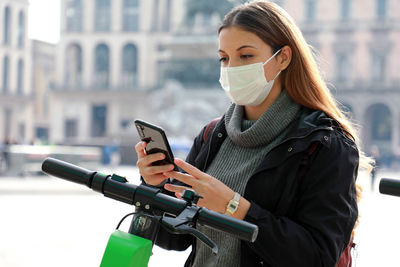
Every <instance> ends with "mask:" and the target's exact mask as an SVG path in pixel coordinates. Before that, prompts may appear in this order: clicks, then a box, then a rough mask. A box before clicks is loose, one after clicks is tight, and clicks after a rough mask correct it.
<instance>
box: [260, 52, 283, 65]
mask: <svg viewBox="0 0 400 267" xmlns="http://www.w3.org/2000/svg"><path fill="white" fill-rule="evenodd" d="M281 50H282V48H280V49H279V50H278V51H276V52H275V54H273V55H272V57H270V58H269V59H267V61H265V62H264V64H263V66H265V64H267V63H268V62H269V61H270V60H271V59H273V58H274V57H275V56H276V55H277V54H278V53H279V52H281Z"/></svg>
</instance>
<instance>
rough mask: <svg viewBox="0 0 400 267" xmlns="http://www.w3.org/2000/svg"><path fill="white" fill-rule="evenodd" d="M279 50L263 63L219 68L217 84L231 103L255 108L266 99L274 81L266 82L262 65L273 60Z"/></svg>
mask: <svg viewBox="0 0 400 267" xmlns="http://www.w3.org/2000/svg"><path fill="white" fill-rule="evenodd" d="M280 51H281V49H279V50H278V51H276V53H275V54H273V55H272V57H270V58H269V59H268V60H267V61H265V63H264V64H263V63H262V62H258V63H254V64H248V65H244V66H238V67H221V74H220V78H219V82H220V84H221V86H222V88H224V90H225V93H226V94H227V95H228V96H229V97H230V99H231V100H232V102H233V103H235V104H237V105H242V106H257V105H259V104H261V103H262V102H263V101H264V100H265V98H267V96H268V94H269V92H270V91H271V88H272V86H273V84H274V80H275V79H276V77H278V75H279V74H280V73H281V71H279V72H278V74H277V75H276V76H275V78H273V79H272V80H271V81H269V82H267V80H266V79H265V74H264V65H265V64H267V63H268V62H269V61H270V60H271V59H273V58H274V57H275V56H276V55H277V54H278V53H279V52H280Z"/></svg>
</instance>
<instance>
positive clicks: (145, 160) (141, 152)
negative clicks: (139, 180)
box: [135, 142, 174, 185]
mask: <svg viewBox="0 0 400 267" xmlns="http://www.w3.org/2000/svg"><path fill="white" fill-rule="evenodd" d="M145 148H146V143H145V142H139V143H137V144H136V146H135V150H136V153H137V156H138V160H137V162H136V166H137V167H138V168H139V172H140V175H141V176H142V177H143V179H144V181H145V182H146V184H148V185H160V184H161V183H163V182H164V181H165V180H166V179H168V176H165V175H164V174H163V173H165V172H169V171H172V170H173V169H174V165H173V164H167V165H160V166H153V165H152V163H153V162H155V161H158V160H162V159H165V155H164V154H163V153H154V154H150V155H147V154H146V150H145Z"/></svg>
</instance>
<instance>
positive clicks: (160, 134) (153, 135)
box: [135, 120, 178, 171]
mask: <svg viewBox="0 0 400 267" xmlns="http://www.w3.org/2000/svg"><path fill="white" fill-rule="evenodd" d="M135 126H136V129H137V131H138V134H139V137H140V140H142V141H144V142H146V143H147V146H146V153H147V154H153V153H158V152H161V153H164V154H165V159H163V160H159V161H156V162H154V163H153V165H165V164H174V155H173V154H172V150H171V147H170V145H169V143H168V139H167V136H166V134H165V132H164V130H163V129H162V128H161V127H159V126H156V125H153V124H150V123H148V122H145V121H142V120H135ZM174 166H175V168H174V170H175V171H177V170H178V168H177V166H176V165H175V164H174Z"/></svg>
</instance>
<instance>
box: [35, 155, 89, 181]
mask: <svg viewBox="0 0 400 267" xmlns="http://www.w3.org/2000/svg"><path fill="white" fill-rule="evenodd" d="M42 171H44V172H45V173H47V174H50V175H53V176H56V177H59V178H62V179H65V180H68V181H71V182H74V183H78V184H83V185H86V186H88V187H90V184H91V179H92V176H93V175H94V174H95V173H96V172H94V171H89V170H87V169H84V168H81V167H78V166H76V165H73V164H70V163H68V162H65V161H61V160H58V159H54V158H46V159H45V160H44V161H43V163H42Z"/></svg>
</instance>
